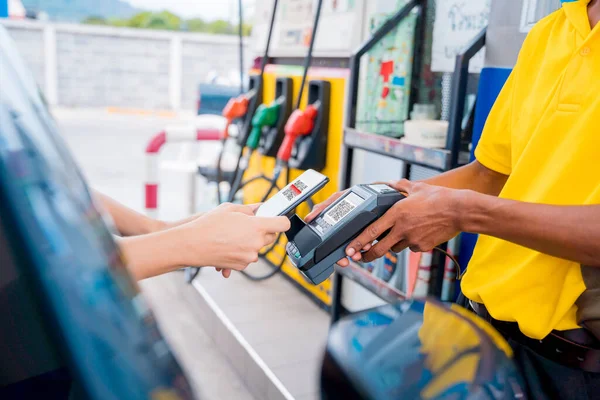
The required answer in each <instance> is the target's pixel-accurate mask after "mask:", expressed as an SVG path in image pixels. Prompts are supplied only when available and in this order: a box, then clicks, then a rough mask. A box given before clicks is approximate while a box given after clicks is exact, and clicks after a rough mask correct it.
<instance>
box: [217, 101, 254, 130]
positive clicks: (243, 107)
mask: <svg viewBox="0 0 600 400" xmlns="http://www.w3.org/2000/svg"><path fill="white" fill-rule="evenodd" d="M249 104H250V101H249V100H248V98H247V97H246V96H245V95H241V96H238V97H236V98H233V99H231V100H229V101H228V102H227V105H226V106H225V108H224V109H223V113H222V115H223V117H225V119H226V120H227V123H226V124H225V130H224V131H223V136H222V139H227V138H228V137H229V126H230V125H231V123H232V122H233V120H235V119H237V118H241V117H243V116H244V115H246V113H247V112H248V105H249Z"/></svg>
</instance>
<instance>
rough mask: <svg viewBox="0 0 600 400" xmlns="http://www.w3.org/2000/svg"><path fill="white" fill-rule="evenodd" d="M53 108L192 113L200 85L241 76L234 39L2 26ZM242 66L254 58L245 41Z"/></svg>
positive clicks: (15, 23)
mask: <svg viewBox="0 0 600 400" xmlns="http://www.w3.org/2000/svg"><path fill="white" fill-rule="evenodd" d="M0 23H1V24H2V25H4V26H5V27H6V28H7V29H8V32H9V34H10V35H11V36H12V38H13V39H14V40H15V41H16V42H17V45H18V47H19V50H20V51H21V54H22V55H23V57H24V58H25V61H26V62H27V63H28V64H29V66H30V68H31V69H32V70H33V74H34V76H35V78H36V80H37V82H38V84H39V85H40V87H41V88H42V89H43V90H44V93H45V95H46V97H47V98H48V101H49V102H50V103H51V104H53V105H61V106H68V107H131V108H147V109H166V108H170V109H181V108H184V109H192V108H194V107H195V102H196V97H197V91H198V84H199V83H200V82H202V81H203V80H204V79H205V77H206V74H207V73H208V72H209V71H211V70H215V71H218V72H219V73H221V74H223V76H228V72H229V71H230V70H233V71H238V70H239V60H238V54H239V48H238V39H237V37H236V36H224V35H205V34H194V33H183V32H167V31H153V30H140V29H129V28H115V27H99V26H89V25H76V24H50V23H41V22H35V21H10V20H0ZM245 48H246V51H245V53H244V54H245V58H246V60H245V61H244V66H245V69H248V68H249V67H250V64H251V60H252V58H253V55H252V54H250V52H249V51H248V50H247V49H248V46H247V42H246V43H245Z"/></svg>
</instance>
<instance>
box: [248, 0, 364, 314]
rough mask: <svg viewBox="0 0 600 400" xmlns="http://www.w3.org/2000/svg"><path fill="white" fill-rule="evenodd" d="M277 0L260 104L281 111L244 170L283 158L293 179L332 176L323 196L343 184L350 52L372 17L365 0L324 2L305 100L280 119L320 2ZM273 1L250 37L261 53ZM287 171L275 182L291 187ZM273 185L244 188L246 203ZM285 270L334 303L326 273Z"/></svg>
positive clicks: (269, 170)
mask: <svg viewBox="0 0 600 400" xmlns="http://www.w3.org/2000/svg"><path fill="white" fill-rule="evenodd" d="M280 1H281V2H282V4H281V5H280V7H278V11H277V16H276V20H275V21H276V22H275V24H274V28H273V39H272V45H271V49H270V51H269V64H268V65H267V67H266V69H265V74H264V80H263V89H264V90H263V103H264V104H265V105H266V106H265V107H266V108H270V107H271V106H274V107H275V108H277V107H278V109H277V110H273V111H271V114H272V115H271V116H272V117H275V116H277V121H276V122H274V121H275V118H273V119H272V120H271V124H269V125H265V124H263V125H262V126H263V127H262V131H263V132H262V137H261V138H260V139H259V140H258V142H257V150H258V151H256V152H255V153H254V155H253V156H252V158H251V159H250V160H249V165H248V169H247V171H246V174H245V177H246V178H250V177H253V176H257V175H260V174H264V175H265V176H267V177H274V176H276V174H275V172H276V170H277V169H280V170H281V169H282V168H283V167H282V166H283V165H289V167H290V176H289V178H290V181H293V180H294V179H296V178H297V177H298V176H299V175H300V174H301V173H302V172H303V171H305V170H307V169H314V170H316V171H319V172H320V173H322V174H324V175H326V176H327V177H329V178H330V180H331V183H330V184H329V185H328V186H327V187H325V188H324V189H323V190H321V191H320V192H319V193H317V194H315V196H314V197H313V201H314V202H315V203H318V202H321V201H324V200H325V199H327V198H328V197H329V196H330V195H331V194H333V193H334V192H336V191H337V190H338V187H339V183H338V175H339V169H340V148H341V143H342V137H343V126H344V115H343V114H344V102H345V98H346V94H345V90H346V84H347V78H348V76H349V70H348V58H349V57H350V55H351V53H352V51H353V50H354V49H355V48H356V47H358V45H359V44H360V42H361V40H362V39H363V31H364V29H363V28H364V26H365V25H366V23H367V18H365V12H364V11H365V9H366V7H367V3H368V2H367V1H365V0H357V1H351V2H330V1H324V2H323V6H322V9H321V15H320V18H321V20H320V22H319V25H318V29H317V31H316V33H315V40H314V51H313V58H312V64H311V65H310V68H309V69H308V73H307V79H306V85H305V87H304V90H303V93H302V96H301V98H300V99H301V101H300V103H299V104H298V105H296V104H294V108H293V109H292V110H291V115H290V114H288V118H286V120H285V121H282V119H281V116H283V115H284V114H285V112H284V111H285V108H286V104H285V103H280V102H279V101H278V100H279V99H280V98H281V96H282V95H285V97H286V98H289V96H288V95H287V93H289V92H288V91H291V93H292V96H291V97H292V98H293V99H297V96H298V94H299V91H300V82H301V81H302V77H303V74H304V71H303V67H302V64H303V60H304V57H305V55H306V54H307V50H308V47H309V44H310V39H311V30H312V24H313V21H314V17H315V14H316V11H317V9H316V7H315V4H316V3H317V2H315V1H313V0H300V1H294V2H293V3H294V6H293V7H292V6H290V5H289V4H285V3H286V0H280ZM288 3H289V2H288ZM273 4H274V1H273V0H265V1H259V2H257V8H256V12H255V19H256V21H255V25H254V28H253V34H252V35H253V36H252V40H251V42H252V44H253V51H254V52H256V53H262V52H263V50H264V47H263V43H265V37H266V36H267V34H268V30H269V21H270V15H271V14H270V13H271V11H272V7H273ZM265 117H267V116H266V115H265V116H262V117H261V118H262V119H263V120H264V118H265ZM256 122H257V123H260V122H261V121H260V120H257V121H256ZM282 122H283V123H282ZM257 125H258V124H257ZM285 178H286V177H285V174H281V176H279V177H278V179H277V181H276V184H277V187H284V186H286V183H287V182H286V180H285ZM270 184H271V183H270V182H268V181H264V180H263V181H262V182H261V181H257V182H254V183H252V184H251V185H248V186H247V187H245V188H244V202H245V203H256V202H260V201H261V200H262V199H263V196H264V193H266V192H267V191H268V190H269V185H270ZM308 211H309V209H308V207H307V206H306V205H301V206H300V207H299V208H298V209H297V212H298V215H300V216H304V215H306V214H307V212H308ZM286 254H287V253H286V243H285V240H282V241H281V243H280V244H279V245H278V246H277V247H275V249H274V251H272V252H271V253H269V254H268V256H267V258H268V260H269V261H270V262H271V263H273V264H274V265H278V264H279V262H280V260H281V259H282V257H285V256H286ZM282 271H283V273H284V275H286V276H287V277H289V278H290V279H291V280H292V281H293V282H295V283H296V284H297V286H298V287H300V288H302V289H303V290H304V291H305V292H306V293H307V294H309V295H310V296H311V297H313V298H314V299H315V300H317V301H318V302H319V303H321V304H322V305H325V306H327V305H329V304H331V293H330V292H331V283H330V280H329V279H326V280H324V281H323V282H322V283H321V284H319V285H317V286H315V285H313V284H312V283H310V282H309V281H307V280H306V279H305V277H304V276H303V275H302V274H301V273H300V271H299V270H298V269H297V268H296V267H295V266H294V265H293V264H292V263H291V262H290V261H289V260H288V261H286V262H285V264H284V265H283V266H282Z"/></svg>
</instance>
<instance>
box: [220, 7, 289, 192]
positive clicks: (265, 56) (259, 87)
mask: <svg viewBox="0 0 600 400" xmlns="http://www.w3.org/2000/svg"><path fill="white" fill-rule="evenodd" d="M240 2H241V0H240ZM278 5H279V0H275V1H274V3H273V12H272V13H271V21H270V22H269V33H268V34H267V43H266V45H265V52H264V53H263V58H262V61H261V63H260V74H259V76H260V79H259V81H258V85H257V87H256V88H255V89H254V90H256V93H260V92H261V91H262V85H263V77H264V75H265V68H266V67H267V63H268V62H269V49H270V48H271V39H272V38H273V27H274V26H275V17H276V16H277V6H278ZM240 10H241V7H240ZM241 25H242V14H241V12H240V26H241ZM256 98H257V96H254V99H253V100H252V101H253V104H252V106H251V107H249V109H253V108H254V103H255V102H256ZM250 125H251V124H248V125H247V126H243V127H242V129H240V133H239V134H240V135H242V137H243V136H245V135H244V133H245V131H246V130H247V129H250ZM244 145H245V144H242V145H241V146H240V152H239V154H238V157H237V163H236V166H235V169H234V173H233V178H232V180H231V182H230V184H231V186H230V193H229V199H228V201H229V202H232V201H233V199H234V196H235V193H237V190H238V188H236V187H234V185H235V184H236V182H239V183H241V181H242V178H243V172H242V176H241V177H239V174H240V162H241V161H242V157H243V156H244V148H245V146H244ZM244 172H245V171H244ZM238 178H239V179H238ZM239 183H238V184H239Z"/></svg>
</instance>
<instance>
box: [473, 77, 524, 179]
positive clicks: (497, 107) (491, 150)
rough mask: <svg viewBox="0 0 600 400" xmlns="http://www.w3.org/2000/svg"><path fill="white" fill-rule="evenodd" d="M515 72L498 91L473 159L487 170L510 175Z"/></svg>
mask: <svg viewBox="0 0 600 400" xmlns="http://www.w3.org/2000/svg"><path fill="white" fill-rule="evenodd" d="M514 75H515V72H514V70H513V72H512V73H511V74H510V76H509V77H508V80H507V81H506V83H505V84H504V87H503V88H502V90H501V91H500V94H499V95H498V98H497V99H496V102H495V103H494V106H493V107H492V110H491V111H490V114H489V115H488V118H487V121H486V123H485V126H484V128H483V133H482V134H481V139H480V140H479V143H478V145H477V147H476V148H475V158H476V159H477V161H479V162H480V163H481V164H483V165H484V166H486V167H487V168H489V169H491V170H493V171H496V172H499V173H501V174H504V175H510V173H511V170H512V163H511V123H510V120H511V111H512V103H513V90H514V89H513V86H514Z"/></svg>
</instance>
